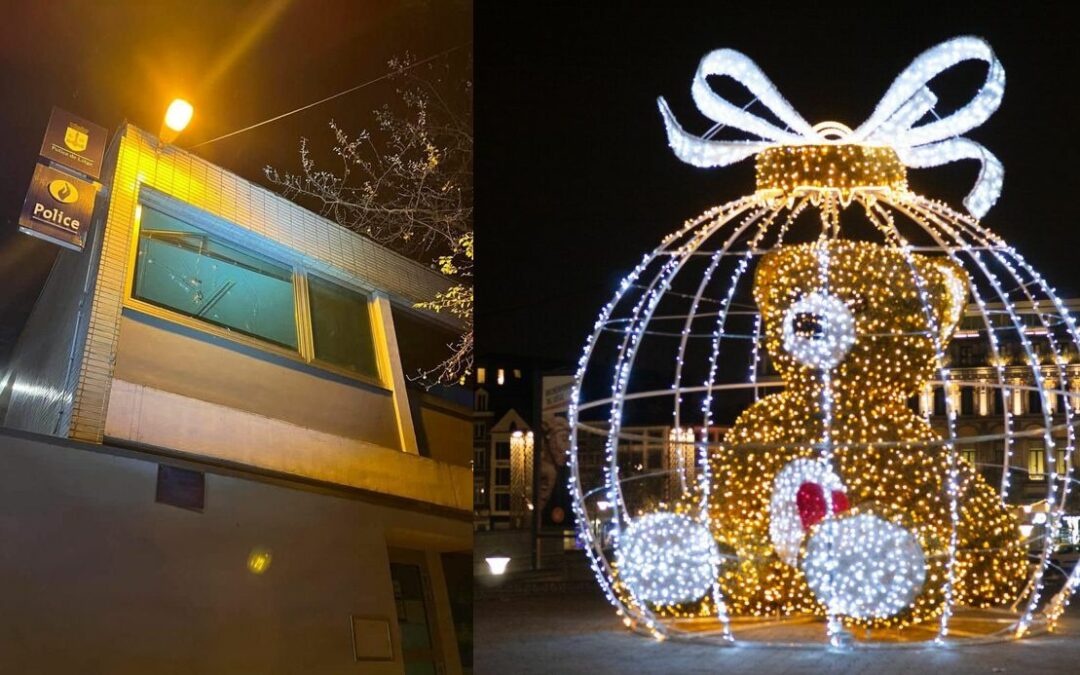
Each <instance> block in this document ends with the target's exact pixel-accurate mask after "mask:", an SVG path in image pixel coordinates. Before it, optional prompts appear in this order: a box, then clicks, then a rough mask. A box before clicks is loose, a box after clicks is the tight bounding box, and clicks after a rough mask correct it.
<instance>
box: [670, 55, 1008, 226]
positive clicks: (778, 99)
mask: <svg viewBox="0 0 1080 675" xmlns="http://www.w3.org/2000/svg"><path fill="white" fill-rule="evenodd" d="M967 60H978V61H984V62H986V63H987V64H988V65H989V69H988V70H987V73H986V81H985V82H984V83H983V85H982V87H981V88H980V89H979V91H978V93H976V94H975V96H974V97H973V98H972V99H971V100H970V101H969V102H968V103H967V105H965V106H964V107H962V108H960V109H959V110H957V111H956V112H954V113H952V114H951V115H948V116H946V117H944V118H941V119H934V121H931V122H927V123H926V124H922V125H920V126H916V123H917V122H919V121H920V120H922V119H923V118H924V117H925V116H926V114H927V113H929V112H930V111H931V110H933V107H934V105H935V104H936V103H937V96H936V95H934V92H932V91H931V90H930V87H929V82H930V81H931V80H932V79H933V78H935V77H937V76H938V75H939V74H940V73H942V72H944V71H945V70H947V69H949V68H951V67H953V66H955V65H956V64H958V63H961V62H963V61H967ZM710 75H717V76H722V77H730V78H732V79H733V80H735V81H736V82H739V83H740V84H742V85H743V86H745V87H746V88H747V89H749V90H750V92H751V93H752V94H753V95H754V96H755V97H757V100H758V101H761V103H762V104H763V105H764V106H765V107H766V108H768V109H769V111H770V112H772V113H773V114H774V115H775V116H776V117H777V118H778V119H779V120H780V121H781V122H783V123H784V124H785V125H787V129H780V128H779V127H777V126H776V125H774V124H772V123H771V122H769V121H767V120H765V119H762V118H761V117H759V116H757V115H755V114H753V113H751V112H747V111H746V110H745V109H743V108H740V107H738V106H736V105H734V104H732V103H731V102H730V101H728V100H726V99H724V98H723V97H722V96H720V95H719V94H717V93H716V91H714V90H713V88H712V87H711V86H709V82H708V80H707V78H708V77H709V76H710ZM1004 92H1005V69H1004V68H1003V67H1002V66H1001V62H1000V61H998V60H997V57H996V56H995V55H994V51H993V50H992V49H991V48H990V45H989V44H988V43H987V42H986V41H985V40H983V39H981V38H977V37H957V38H953V39H951V40H948V41H946V42H942V43H941V44H939V45H937V46H935V47H932V48H930V49H928V50H926V51H925V52H923V53H922V54H921V55H919V57H918V58H916V59H915V60H914V61H912V62H911V65H909V66H908V67H907V68H906V69H905V70H904V72H902V73H900V76H899V77H897V78H896V80H895V81H893V83H892V86H890V87H889V89H888V91H886V92H885V96H884V97H882V99H881V101H880V102H879V103H878V104H877V107H876V108H875V109H874V112H873V114H872V115H870V118H869V119H867V120H866V122H864V123H863V124H862V125H861V126H859V128H857V129H855V130H854V131H853V132H851V134H850V135H848V136H846V137H844V138H841V139H836V138H834V137H832V136H826V135H825V134H823V133H822V132H821V131H819V130H818V129H816V128H815V127H813V126H811V125H810V124H809V123H808V122H807V121H806V120H805V119H803V118H802V116H801V115H799V113H797V112H796V111H795V109H794V108H793V107H792V106H791V104H790V103H788V102H787V100H785V99H784V97H783V96H782V95H781V94H780V92H779V91H778V90H777V88H776V85H774V84H773V83H772V81H771V80H769V78H768V77H766V76H765V73H763V72H762V71H761V68H759V67H758V66H757V64H756V63H754V62H753V61H752V60H750V58H749V57H748V56H746V55H745V54H743V53H741V52H737V51H735V50H733V49H718V50H716V51H713V52H709V53H708V54H706V55H705V58H703V59H702V60H701V63H700V64H699V65H698V69H697V73H696V74H695V75H694V83H693V86H692V87H691V93H692V95H693V98H694V103H695V104H696V105H697V107H698V110H700V111H701V112H702V113H703V114H704V115H705V116H706V117H708V118H709V119H711V120H713V121H714V122H716V123H717V125H724V126H729V127H733V128H735V129H739V130H741V131H745V132H747V133H750V134H753V135H754V136H757V137H758V139H752V140H735V141H718V140H711V139H709V138H705V137H700V136H694V135H693V134H690V133H687V132H686V131H685V130H684V129H683V128H682V127H681V126H680V125H679V123H678V122H677V121H676V120H675V116H674V115H673V114H672V112H671V109H670V108H669V107H668V104H667V101H665V100H664V99H663V97H661V98H660V99H659V105H660V114H661V115H662V116H663V118H664V124H665V126H666V127H667V134H668V143H669V144H670V145H671V149H672V150H674V152H675V155H676V156H678V158H679V159H681V160H682V161H684V162H686V163H688V164H693V165H694V166H699V167H714V166H726V165H728V164H733V163H735V162H738V161H741V160H743V159H746V158H747V157H751V156H753V155H756V154H757V153H759V152H761V151H762V150H764V149H765V148H768V147H771V146H774V145H808V144H826V143H863V144H867V145H886V146H889V147H891V148H893V149H894V150H895V151H896V154H897V155H898V156H899V158H900V161H902V162H903V163H904V164H905V165H907V166H909V167H912V168H924V167H931V166H940V165H942V164H948V163H950V162H955V161H958V160H961V159H976V160H979V162H980V164H981V169H980V171H979V177H978V178H977V179H976V181H975V186H974V187H973V188H972V189H971V192H970V193H968V195H967V197H965V198H964V206H966V207H967V210H968V211H969V212H970V213H971V214H972V215H973V216H975V217H976V218H981V217H982V216H983V215H984V214H985V213H986V212H987V211H989V210H990V207H991V206H993V205H994V202H996V201H997V198H998V196H999V195H1000V194H1001V185H1002V181H1003V180H1004V176H1005V171H1004V168H1003V167H1002V165H1001V162H1000V161H998V159H997V157H995V156H994V155H993V154H992V153H991V152H990V151H989V150H987V149H986V148H984V147H983V146H982V145H980V144H978V143H976V142H975V141H972V140H970V139H967V138H963V137H961V134H963V133H964V132H966V131H969V130H971V129H974V128H975V127H977V126H979V125H980V124H982V123H983V122H985V121H986V120H987V118H989V117H990V115H992V114H993V113H994V111H995V110H997V108H998V106H999V105H1001V97H1002V95H1003V94H1004Z"/></svg>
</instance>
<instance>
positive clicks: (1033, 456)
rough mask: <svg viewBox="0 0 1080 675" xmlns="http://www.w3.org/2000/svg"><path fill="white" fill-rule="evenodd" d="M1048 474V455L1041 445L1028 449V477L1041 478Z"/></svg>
mask: <svg viewBox="0 0 1080 675" xmlns="http://www.w3.org/2000/svg"><path fill="white" fill-rule="evenodd" d="M1045 475H1046V455H1045V454H1044V451H1043V449H1042V448H1040V447H1033V448H1030V449H1029V450H1028V478H1031V479H1032V480H1037V479H1041V478H1043V477H1044V476H1045Z"/></svg>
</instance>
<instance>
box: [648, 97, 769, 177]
mask: <svg viewBox="0 0 1080 675" xmlns="http://www.w3.org/2000/svg"><path fill="white" fill-rule="evenodd" d="M657 104H658V105H659V107H660V116H661V117H663V118H664V127H665V128H666V129H667V137H668V145H669V146H671V150H672V152H674V153H675V156H676V157H678V158H679V159H680V160H682V161H683V162H686V163H687V164H691V165H693V166H697V167H701V168H710V167H714V166H727V165H729V164H734V163H736V162H740V161H742V160H744V159H746V158H747V157H751V156H753V155H756V154H757V153H759V152H761V151H762V150H764V149H765V148H767V147H768V146H769V145H771V144H770V143H768V142H766V141H711V140H707V139H704V138H701V137H699V136H695V135H693V134H691V133H688V132H687V131H686V130H685V129H683V128H682V126H680V125H679V123H678V122H677V121H676V120H675V115H674V114H672V112H671V108H669V107H668V104H667V101H665V100H664V99H663V97H661V98H660V99H658V100H657Z"/></svg>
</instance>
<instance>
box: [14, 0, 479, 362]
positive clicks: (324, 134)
mask: <svg viewBox="0 0 1080 675" xmlns="http://www.w3.org/2000/svg"><path fill="white" fill-rule="evenodd" d="M470 4H471V3H469V2H468V1H467V0H403V1H402V2H389V1H386V0H341V1H337V2H332V1H330V0H285V1H280V0H272V1H269V2H267V1H266V0H262V1H258V2H241V1H237V0H185V1H183V2H174V1H169V2H163V1H160V0H129V1H124V2H121V1H118V0H103V1H99V2H88V1H82V2H74V1H69V0H48V2H18V3H6V4H5V6H4V14H3V21H0V59H2V61H0V73H2V77H0V100H2V101H3V102H4V104H3V106H0V167H2V168H0V170H2V172H3V177H4V180H3V181H0V278H2V279H3V283H4V290H3V292H0V364H3V363H4V362H5V361H6V359H7V358H8V356H9V355H10V351H11V349H12V347H13V345H14V341H15V339H16V338H17V336H18V334H19V331H20V330H21V328H22V325H23V323H24V322H25V320H26V317H27V315H28V312H29V311H30V308H31V307H32V305H33V303H34V300H35V299H36V298H37V295H38V293H39V292H40V289H41V286H42V284H44V281H45V278H46V275H47V274H48V271H49V269H50V267H51V265H52V261H53V258H54V257H55V255H56V252H57V250H58V249H57V247H56V246H53V245H51V244H47V243H45V242H42V241H40V240H38V239H33V238H31V237H28V236H26V235H23V234H20V233H19V232H18V227H17V221H18V217H19V209H20V207H21V206H22V201H23V197H24V195H25V193H26V188H27V186H28V185H29V183H30V176H31V174H32V173H33V170H34V162H35V159H36V157H37V153H38V149H39V148H40V146H41V137H42V134H43V132H44V129H45V124H46V122H47V121H48V118H49V111H50V109H51V108H52V106H53V105H56V106H59V107H62V108H66V109H68V110H70V111H71V112H74V113H76V114H78V115H80V116H82V117H84V118H87V119H89V120H90V121H92V122H96V123H98V124H100V125H103V126H105V127H107V128H108V129H109V130H110V132H111V131H113V130H115V129H117V128H118V127H119V125H120V124H121V122H122V121H123V120H125V119H126V120H128V121H130V122H132V123H135V124H137V125H138V126H141V127H143V128H144V129H147V130H149V131H151V132H157V130H158V129H159V128H160V126H161V120H162V117H163V116H164V112H165V107H166V106H167V104H168V102H169V101H170V100H172V98H174V97H176V96H183V97H186V98H187V99H188V100H190V101H191V102H192V103H193V104H194V106H195V118H194V120H193V121H192V123H191V126H190V127H189V128H188V129H187V130H186V131H185V132H184V134H183V135H182V136H181V137H180V138H179V139H178V141H177V144H178V145H181V146H185V147H186V146H190V145H194V144H197V143H200V142H201V141H204V140H207V139H211V138H214V137H216V136H220V135H222V134H224V133H227V132H230V131H233V130H235V129H238V128H240V127H244V126H247V125H249V124H252V123H255V122H259V121H261V120H264V119H267V118H269V117H272V116H274V115H278V114H280V113H283V112H286V111H289V110H292V109H295V108H297V107H300V106H303V105H305V104H308V103H311V102H313V101H315V100H318V99H320V98H323V97H325V96H328V95H330V94H334V93H336V92H338V91H341V90H343V89H347V88H349V87H352V86H354V85H357V84H360V83H362V82H365V81H367V80H369V79H373V78H375V77H378V76H380V75H382V74H384V73H385V72H386V71H387V61H388V60H389V59H391V58H393V57H395V56H399V57H400V56H404V55H405V54H406V52H409V53H411V54H412V55H413V56H414V59H415V60H419V59H421V58H424V57H426V56H429V55H431V54H435V53H438V52H441V51H443V50H446V49H449V48H451V47H456V46H463V48H462V49H460V50H458V51H456V52H454V54H453V55H452V57H450V58H457V59H459V60H461V62H462V63H465V64H467V61H468V57H469V53H470V51H471V49H472V45H471V44H470V41H471V39H472V16H471V11H470V10H471V7H470ZM394 97H395V93H394V84H393V83H392V82H386V81H384V82H381V83H379V84H376V85H373V86H371V87H368V88H366V89H362V90H360V91H358V92H355V93H353V94H349V95H348V96H344V97H342V98H340V99H337V100H335V101H333V102H331V103H329V104H326V105H322V106H319V107H316V108H313V109H311V110H309V111H306V112H304V113H301V114H298V115H295V116H293V117H290V118H287V119H285V120H282V121H280V122H275V123H274V124H271V125H268V126H265V127H261V128H259V129H256V130H253V131H251V132H248V133H245V134H241V135H239V136H235V137H233V138H230V139H227V140H224V141H220V142H218V143H214V144H211V145H207V146H203V147H200V148H198V149H197V150H196V151H195V152H196V153H197V154H199V155H201V156H203V157H205V158H206V159H208V160H210V161H212V162H214V163H217V164H219V165H221V166H224V167H225V168H227V169H229V170H231V171H234V172H235V173H238V174H240V175H241V176H243V177H245V178H248V179H252V180H255V181H257V182H260V183H263V184H266V181H265V180H264V178H263V173H262V167H263V166H265V165H267V164H271V165H273V166H275V167H277V168H279V169H289V170H296V169H297V168H298V166H299V160H298V154H297V149H298V147H299V139H300V137H301V136H307V137H309V138H310V139H311V141H312V144H313V149H324V150H327V151H329V149H330V147H331V143H332V136H331V135H330V132H329V130H328V128H327V122H328V121H329V120H330V119H336V120H337V121H338V122H339V123H341V124H342V126H344V127H345V128H346V129H354V130H356V131H359V130H360V129H362V128H364V127H365V126H370V125H371V124H372V121H373V120H372V115H371V113H372V110H374V109H375V108H376V107H378V106H380V105H382V104H383V103H385V102H388V101H391V100H393V99H394ZM323 156H324V157H325V158H326V159H327V162H329V161H330V156H329V154H328V153H327V154H326V155H323Z"/></svg>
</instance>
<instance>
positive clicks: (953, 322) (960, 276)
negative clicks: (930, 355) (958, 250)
mask: <svg viewBox="0 0 1080 675" xmlns="http://www.w3.org/2000/svg"><path fill="white" fill-rule="evenodd" d="M929 263H930V265H932V266H933V269H934V271H935V272H936V274H934V277H936V281H934V282H932V283H931V288H930V291H931V296H932V297H934V298H936V299H938V302H939V303H940V304H939V306H938V324H939V326H940V327H941V342H942V344H944V343H945V342H947V341H948V340H949V338H950V337H952V333H953V331H954V330H955V329H956V327H957V325H959V324H960V319H962V318H963V316H964V308H965V307H967V301H968V283H969V278H968V273H967V272H966V271H965V270H964V268H963V267H961V266H960V263H958V262H956V261H954V260H952V259H951V258H931V259H930V260H929Z"/></svg>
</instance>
